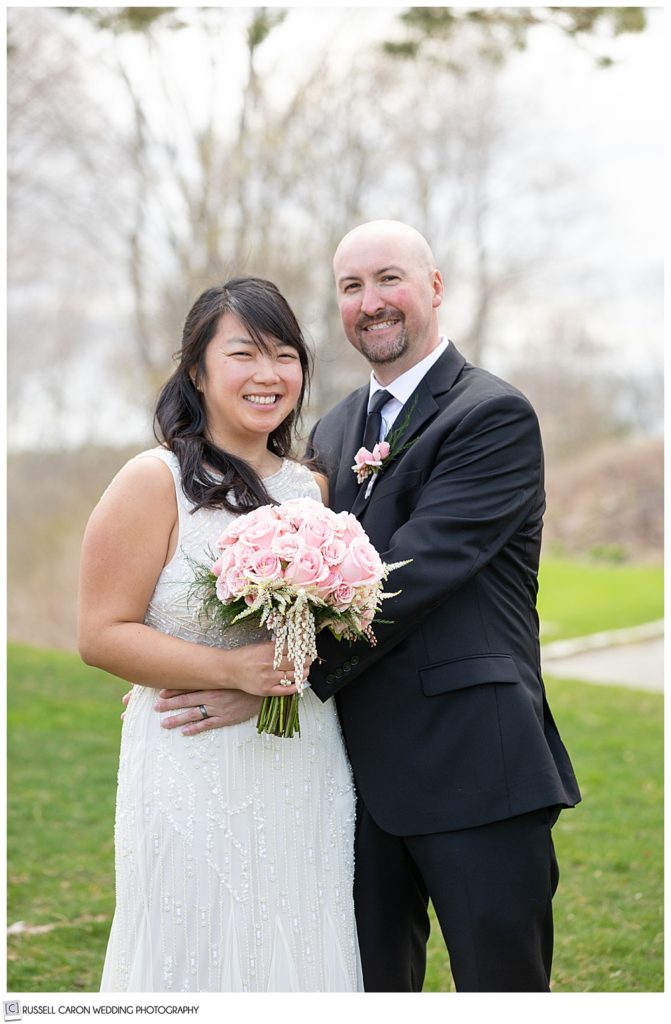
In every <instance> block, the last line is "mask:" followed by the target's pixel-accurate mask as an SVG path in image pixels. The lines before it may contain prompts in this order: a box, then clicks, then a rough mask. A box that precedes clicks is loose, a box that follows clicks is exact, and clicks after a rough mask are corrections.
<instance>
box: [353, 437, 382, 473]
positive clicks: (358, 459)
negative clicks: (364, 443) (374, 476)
mask: <svg viewBox="0 0 671 1024" xmlns="http://www.w3.org/2000/svg"><path fill="white" fill-rule="evenodd" d="M390 451H391V449H390V447H389V443H388V442H387V441H379V442H378V443H377V444H376V445H374V446H373V450H372V452H370V451H368V449H367V448H359V451H358V452H357V453H356V455H355V456H354V465H353V466H352V469H354V470H356V472H357V473H360V472H361V470H365V469H371V470H373V469H379V468H380V466H381V465H382V461H383V459H386V458H387V456H388V455H389V452H390Z"/></svg>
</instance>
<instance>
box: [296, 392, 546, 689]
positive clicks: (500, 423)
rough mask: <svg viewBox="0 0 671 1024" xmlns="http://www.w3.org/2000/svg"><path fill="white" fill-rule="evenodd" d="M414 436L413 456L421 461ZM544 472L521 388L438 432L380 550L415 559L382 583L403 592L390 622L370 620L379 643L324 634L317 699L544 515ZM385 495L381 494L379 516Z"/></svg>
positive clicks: (315, 680) (388, 615)
mask: <svg viewBox="0 0 671 1024" xmlns="http://www.w3.org/2000/svg"><path fill="white" fill-rule="evenodd" d="M420 443H421V439H420V440H418V441H417V442H416V445H417V447H416V449H415V452H414V453H413V454H414V457H415V460H416V459H417V458H419V459H421V453H420V449H419V446H420ZM542 474H543V455H542V446H541V440H540V432H539V428H538V421H537V419H536V415H535V413H534V411H533V409H532V408H531V406H530V405H529V403H528V402H527V401H526V399H524V398H523V397H522V396H519V395H517V394H509V395H503V396H500V397H496V398H492V399H488V400H487V401H484V402H482V403H480V404H478V405H477V406H475V407H474V408H473V409H471V410H470V411H469V412H468V413H467V414H466V415H465V416H464V418H463V419H462V420H461V422H460V423H459V424H458V425H457V426H456V427H455V429H454V430H452V431H451V432H450V433H449V434H448V435H446V436H445V437H444V438H443V441H442V445H441V447H440V449H439V451H438V452H437V455H436V456H435V458H434V464H433V466H432V467H431V469H430V471H429V473H428V476H427V478H426V480H425V482H424V485H423V487H422V489H421V493H420V495H419V498H418V500H417V503H416V505H415V507H414V510H413V512H412V514H411V515H410V517H409V518H408V519H407V521H406V522H405V523H403V524H402V525H401V526H400V527H399V528H398V529H397V530H396V531H395V533H394V534H393V536H392V537H391V539H390V543H389V547H388V549H387V550H386V551H383V552H380V553H381V555H382V558H383V560H384V561H385V562H388V563H389V562H398V561H402V560H404V559H412V562H411V563H410V564H409V565H407V566H404V567H403V568H401V569H397V570H395V571H394V572H393V573H392V575H391V576H390V577H389V580H388V582H387V584H386V589H387V590H391V591H398V590H400V591H401V593H400V594H399V595H398V596H397V597H394V598H392V599H390V600H389V601H388V602H385V603H384V605H383V608H382V613H381V614H382V617H383V618H385V619H392V620H393V622H391V623H390V624H386V625H385V624H382V623H380V624H374V630H375V635H376V638H377V644H376V646H375V647H371V646H370V645H369V644H368V643H367V642H365V641H358V642H356V643H354V644H352V645H350V644H348V643H347V642H345V641H340V642H338V641H337V640H335V639H334V638H333V637H332V636H331V635H330V634H327V633H326V631H324V632H323V633H321V634H320V636H319V639H318V650H319V656H320V659H321V660H320V662H319V663H317V662H315V663H314V664H313V666H312V669H311V671H310V682H311V684H312V687H313V689H314V690H315V692H316V693H317V695H318V696H319V697H321V699H322V700H326V699H328V697H330V696H333V694H334V693H337V692H338V690H340V689H341V688H342V687H343V686H345V685H346V684H347V683H349V682H351V681H352V680H353V679H356V678H357V676H359V675H361V673H362V672H366V671H367V670H368V669H369V668H370V667H371V666H372V665H374V664H375V663H376V662H377V661H379V659H380V658H383V657H384V656H385V655H386V654H387V653H388V652H389V651H390V650H391V649H392V648H393V647H394V646H395V645H396V644H398V643H400V642H401V641H402V640H403V639H404V638H405V637H406V636H408V634H409V633H411V632H412V631H413V630H414V629H416V628H417V626H418V624H419V623H420V622H421V621H422V620H423V619H424V618H425V617H426V616H428V615H429V614H431V613H432V612H433V611H434V610H435V609H436V608H437V607H438V606H440V605H441V604H442V603H443V602H445V601H447V600H448V599H449V598H450V597H451V596H452V595H453V594H454V593H455V592H456V591H458V590H459V588H460V587H462V586H463V585H464V583H466V582H467V581H468V580H470V579H471V578H472V577H473V576H474V575H475V574H476V573H478V572H479V571H481V570H482V569H483V568H484V567H485V566H486V565H487V564H488V563H489V562H490V561H491V560H492V559H493V558H494V557H495V556H496V555H497V554H498V553H499V552H500V551H501V549H502V548H503V547H504V546H505V545H506V544H507V543H508V541H509V540H510V539H511V537H512V536H513V535H514V534H515V533H516V532H517V531H518V530H519V529H520V527H522V526H523V524H524V523H525V522H526V521H527V520H528V519H529V518H530V517H532V516H533V515H540V514H541V511H542V509H541V510H539V507H538V506H539V502H540V501H542V495H543V492H542ZM374 493H375V492H373V494H374ZM383 502H384V499H383V498H382V497H381V498H380V500H379V503H378V507H379V513H380V515H382V516H383V515H384V504H383ZM373 515H374V512H373V508H372V507H371V509H370V512H369V516H370V517H372V516H373Z"/></svg>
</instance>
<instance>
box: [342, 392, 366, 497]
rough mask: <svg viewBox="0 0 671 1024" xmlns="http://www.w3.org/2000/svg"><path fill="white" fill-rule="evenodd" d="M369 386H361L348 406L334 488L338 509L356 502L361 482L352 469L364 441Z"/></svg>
mask: <svg viewBox="0 0 671 1024" xmlns="http://www.w3.org/2000/svg"><path fill="white" fill-rule="evenodd" d="M368 394H369V386H368V385H367V384H366V386H365V387H362V388H359V389H358V391H355V392H354V394H353V395H352V400H351V402H349V403H348V405H347V408H346V415H347V423H346V425H345V429H344V432H343V438H342V451H341V457H340V463H339V466H338V473H337V476H336V481H335V489H334V506H335V508H336V509H347V510H349V509H351V507H352V505H353V504H354V502H355V500H356V497H357V493H358V491H359V484H358V483H357V482H356V474H355V473H354V471H353V470H352V465H353V463H354V456H355V455H356V453H357V452H358V450H359V448H360V447H361V445H362V443H363V440H362V439H363V431H364V426H365V423H366V414H367V412H368Z"/></svg>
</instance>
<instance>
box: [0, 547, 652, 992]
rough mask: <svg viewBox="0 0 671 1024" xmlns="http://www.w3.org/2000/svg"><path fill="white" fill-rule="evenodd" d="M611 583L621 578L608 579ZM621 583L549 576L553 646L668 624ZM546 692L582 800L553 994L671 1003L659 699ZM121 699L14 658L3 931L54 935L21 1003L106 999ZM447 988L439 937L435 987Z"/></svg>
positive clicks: (81, 671) (560, 913)
mask: <svg viewBox="0 0 671 1024" xmlns="http://www.w3.org/2000/svg"><path fill="white" fill-rule="evenodd" d="M627 568H628V567H627ZM602 571H603V572H605V573H606V574H616V575H614V576H613V575H610V576H608V575H607V576H606V577H604V578H603V580H602V579H601V573H602ZM624 571H625V570H624V569H622V568H621V567H617V568H613V569H610V568H609V569H605V570H602V569H601V568H594V567H592V566H590V567H588V569H587V570H586V571H585V572H584V573H583V572H582V567H581V569H580V572H581V574H582V575H580V574H576V573H575V572H566V573H564V572H563V570H562V567H561V566H560V565H559V564H555V563H551V564H550V565H548V566H546V567H545V568H544V573H545V574H546V579H545V580H544V589H545V597H544V600H545V602H546V605H545V611H544V612H543V614H544V615H545V616H546V617H547V618H548V620H550V621H556V622H558V623H560V624H561V629H562V632H561V634H555V635H557V636H559V635H562V636H567V635H570V634H573V635H577V632H578V630H577V629H575V628H571V626H572V623H574V622H575V623H577V625H580V624H582V623H583V622H584V621H585V619H588V620H589V623H590V625H589V629H580V632H588V631H591V630H593V629H602V628H606V627H607V626H610V625H626V624H630V623H632V622H635V621H638V622H641V621H645V620H647V619H651V618H658V617H660V615H661V594H660V593H659V581H660V576H658V575H657V574H656V573H654V571H653V573H652V575H651V576H649V577H648V575H647V573H648V570H646V569H644V570H640V572H641V574H642V581H639V582H641V585H640V587H639V588H638V589H637V591H636V593H637V594H638V597H637V602H636V605H635V607H634V604H633V599H632V600H630V597H631V595H632V594H633V592H634V583H633V580H632V579H631V578H630V577H626V578H625V577H623V576H621V575H619V574H621V573H623V572H624ZM592 577H594V578H592ZM607 579H610V583H607ZM553 580H554V581H555V582H556V581H557V580H559V581H560V582H561V584H562V588H563V589H562V592H563V595H564V597H563V602H568V608H566V605H565V604H564V603H561V604H560V603H559V600H558V598H557V597H556V596H553V592H552V591H553V587H552V585H551V584H552V581H553ZM581 580H582V582H580V581H581ZM595 580H596V582H595ZM616 583H617V587H616V586H615V584H616ZM597 584H598V586H597ZM599 587H601V590H599V589H598V588H599ZM616 589H617V590H622V591H625V593H624V594H622V595H621V602H620V604H618V603H617V602H616V601H615V599H614V595H613V594H612V593H611V591H613V590H616ZM599 594H601V596H599ZM590 595H591V596H590ZM607 598H608V600H610V599H611V598H612V599H613V600H612V602H611V603H612V607H613V608H615V607H616V606H617V608H624V607H627V608H628V609H629V613H628V614H629V615H630V617H629V619H627V617H626V615H625V614H624V612H623V613H622V617H620V618H618V617H615V618H610V619H606V618H604V617H603V614H602V608H601V602H602V601H605V600H606V599H607ZM553 602H554V603H553ZM642 606H643V607H644V611H645V614H644V613H643V610H642ZM578 608H580V609H582V617H577V611H576V609H578ZM597 613H598V614H597ZM618 614H619V612H618ZM547 682H548V691H549V697H550V703H551V705H552V707H553V711H554V713H555V717H556V718H557V721H558V724H559V727H560V730H561V732H562V735H563V737H564V740H565V742H566V745H567V747H568V748H569V751H570V753H571V756H572V759H573V762H574V766H575V769H576V773H577V775H578V778H579V781H580V784H581V788H582V791H583V798H584V802H583V803H582V804H581V805H580V806H579V807H578V808H576V809H575V810H572V811H567V812H565V813H564V814H563V815H562V816H561V817H560V819H559V822H558V824H557V826H556V827H555V833H554V834H555V845H556V847H557V854H558V857H559V862H560V869H561V880H560V884H559V890H558V892H557V896H556V899H555V919H556V946H555V969H554V989H555V991H557V992H606V991H607V992H625V991H628V992H655V991H661V989H662V986H663V944H662V909H663V888H662V885H663V876H662V867H663V849H662V844H663V829H662V810H663V806H662V805H663V801H662V785H663V771H662V769H663V738H662V730H663V711H662V697H661V695H658V694H650V693H641V692H637V691H631V690H626V689H621V688H617V687H613V688H610V687H602V686H589V685H587V684H583V683H576V682H568V681H562V680H552V679H550V680H548V681H547ZM124 690H125V684H124V683H122V682H120V681H119V680H115V679H113V678H111V677H109V676H106V675H105V674H104V673H103V672H99V671H97V670H95V669H90V668H87V667H86V666H84V665H82V664H81V662H80V661H79V659H78V658H77V657H75V656H74V655H70V654H64V653H60V652H59V653H56V652H48V651H42V650H38V649H36V648H30V647H17V646H14V645H10V648H9V664H8V718H9V736H8V798H7V817H8V848H7V877H8V914H7V922H8V924H9V925H11V924H13V923H14V922H17V921H23V922H25V924H26V925H40V924H54V923H55V924H57V926H58V927H56V928H55V929H53V930H51V931H49V932H46V933H37V934H23V935H10V936H9V937H8V942H7V945H8V969H7V973H8V979H7V985H8V990H9V991H10V992H78V991H79V992H95V991H97V989H98V984H99V979H100V972H101V968H102V962H103V957H104V951H105V945H106V941H107V935H108V931H109V926H110V922H111V917H112V910H113V903H114V878H113V817H114V797H115V780H116V768H117V756H118V746H119V713H120V711H121V705H120V697H121V694H122V693H123V692H124ZM451 987H452V981H451V976H450V971H449V965H448V962H447V955H446V953H445V950H444V947H443V943H442V940H441V937H440V934H439V931H438V929H437V928H435V929H434V931H433V933H432V937H431V940H430V948H429V964H428V971H427V982H426V985H425V990H426V991H434V992H437V991H443V992H444V991H449V990H450V988H451Z"/></svg>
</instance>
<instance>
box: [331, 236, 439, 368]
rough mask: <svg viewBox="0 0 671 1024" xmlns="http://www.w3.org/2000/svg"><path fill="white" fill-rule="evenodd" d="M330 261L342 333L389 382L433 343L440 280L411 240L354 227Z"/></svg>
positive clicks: (426, 352) (419, 358) (418, 358)
mask: <svg viewBox="0 0 671 1024" xmlns="http://www.w3.org/2000/svg"><path fill="white" fill-rule="evenodd" d="M333 265H334V271H335V277H336V288H337V295H338V306H339V308H340V316H341V319H342V323H343V328H344V330H345V334H346V336H347V338H348V340H349V341H350V343H351V344H352V345H353V346H354V347H355V348H356V349H357V350H358V351H359V352H361V354H362V355H363V356H364V357H365V358H366V359H367V360H368V362H369V363H370V364H371V365H372V366H373V368H374V370H375V371H376V376H377V377H378V379H379V380H381V381H382V377H384V378H385V380H384V381H382V382H384V383H388V382H389V381H390V380H392V379H394V377H397V376H398V375H399V374H400V373H403V372H405V370H406V369H409V367H411V366H413V365H414V364H415V363H417V362H419V361H420V360H421V359H423V358H424V356H425V355H428V353H429V352H430V351H431V350H432V349H433V348H434V347H435V346H436V344H437V343H438V327H437V318H436V315H435V311H436V308H437V307H438V306H439V305H440V301H441V297H442V291H443V288H442V280H441V278H440V274H439V273H438V271H437V270H434V269H432V268H430V267H429V266H428V264H427V263H426V261H425V260H424V259H423V258H422V254H421V253H418V252H417V251H416V250H415V247H414V246H413V244H412V240H408V239H407V238H405V237H404V236H402V235H400V236H398V237H395V236H394V235H389V234H377V235H376V234H375V233H371V232H367V231H361V232H359V233H357V232H356V231H355V232H352V234H351V235H350V236H347V237H346V238H345V240H344V241H343V242H342V243H341V244H340V246H339V247H338V250H337V252H336V256H335V259H334V264H333Z"/></svg>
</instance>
